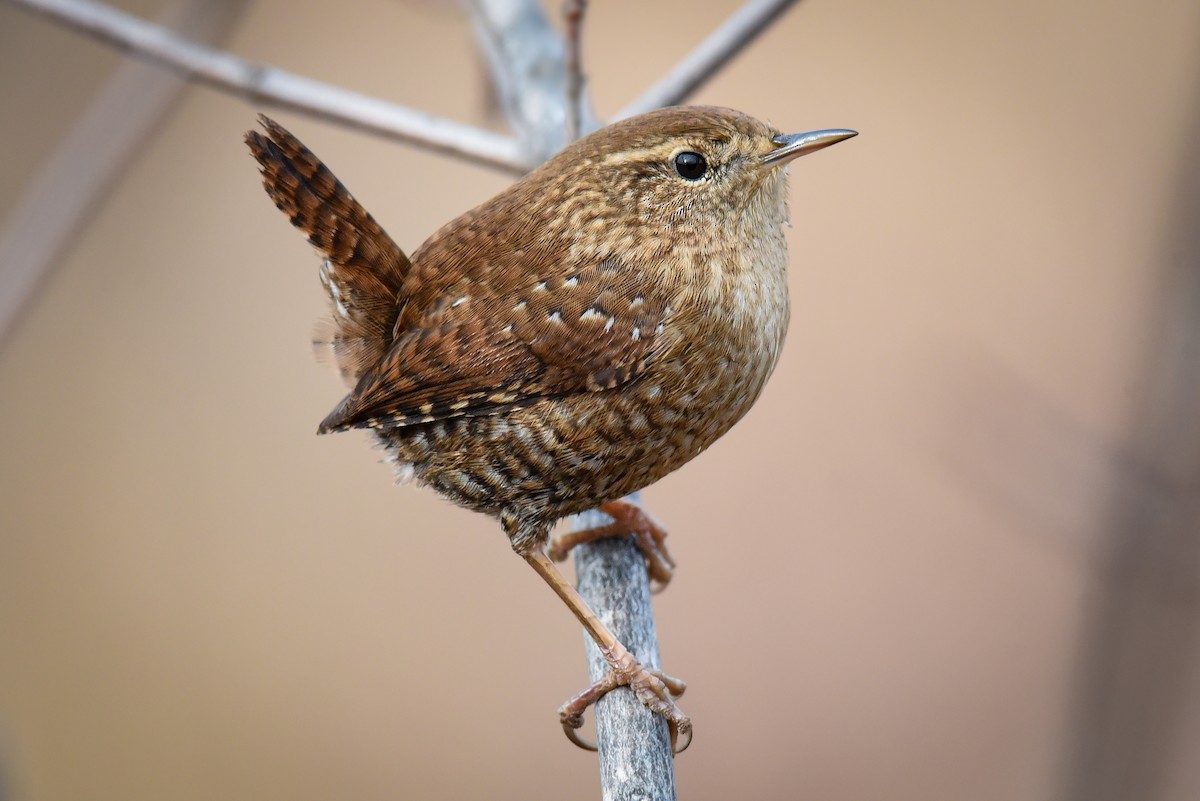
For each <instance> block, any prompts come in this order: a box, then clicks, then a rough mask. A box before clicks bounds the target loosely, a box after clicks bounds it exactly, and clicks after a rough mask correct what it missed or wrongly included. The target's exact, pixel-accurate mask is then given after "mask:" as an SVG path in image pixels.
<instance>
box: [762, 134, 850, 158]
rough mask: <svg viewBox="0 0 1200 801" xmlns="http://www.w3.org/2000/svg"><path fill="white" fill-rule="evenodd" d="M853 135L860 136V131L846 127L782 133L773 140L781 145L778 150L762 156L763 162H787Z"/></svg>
mask: <svg viewBox="0 0 1200 801" xmlns="http://www.w3.org/2000/svg"><path fill="white" fill-rule="evenodd" d="M852 136H858V131H850V130H847V129H845V128H832V129H830V130H827V131H809V132H808V133H794V134H780V135H779V136H776V137H775V138H774V139H772V140H771V141H772V142H774V143H775V144H777V145H779V149H778V150H772V151H771V152H770V153H768V154H767V155H765V156H763V157H762V163H763V164H764V165H766V166H769V167H778V166H779V165H781V164H787V163H788V162H789V161H791V160H792V159H794V158H797V157H799V156H804V155H807V154H808V153H816V152H817V151H818V150H824V149H825V148H827V147H829V146H830V145H836V144H837V143H838V142H842V141H845V140H846V139H849V138H850V137H852Z"/></svg>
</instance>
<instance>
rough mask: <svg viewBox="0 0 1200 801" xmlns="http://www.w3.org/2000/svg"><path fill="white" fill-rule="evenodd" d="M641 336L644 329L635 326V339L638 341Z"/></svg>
mask: <svg viewBox="0 0 1200 801" xmlns="http://www.w3.org/2000/svg"><path fill="white" fill-rule="evenodd" d="M641 338H642V329H640V328H638V327H637V326H634V327H633V341H634V342H637V341H638V340H639V339H641Z"/></svg>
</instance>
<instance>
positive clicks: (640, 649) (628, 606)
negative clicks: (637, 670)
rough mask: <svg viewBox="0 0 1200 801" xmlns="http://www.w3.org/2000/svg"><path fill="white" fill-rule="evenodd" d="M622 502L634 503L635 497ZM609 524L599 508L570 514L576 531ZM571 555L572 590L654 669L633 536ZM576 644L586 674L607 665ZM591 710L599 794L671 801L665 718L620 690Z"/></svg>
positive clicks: (642, 566)
mask: <svg viewBox="0 0 1200 801" xmlns="http://www.w3.org/2000/svg"><path fill="white" fill-rule="evenodd" d="M629 500H633V501H635V502H636V501H637V495H636V494H634V495H632V496H630V498H629ZM611 522H612V521H611V519H610V518H609V517H608V516H607V515H605V514H603V513H602V512H597V511H592V512H585V513H584V514H581V515H576V516H575V517H574V518H573V519H572V527H573V528H574V529H575V530H577V531H579V530H583V529H588V528H595V527H598V526H603V525H605V524H607V523H611ZM574 554H575V573H576V575H577V576H578V577H579V593H580V594H581V595H582V596H583V597H584V599H585V600H586V601H587V602H588V604H589V605H590V606H591V607H592V609H594V610H595V611H596V614H598V615H599V616H600V619H601V620H603V621H604V623H605V624H606V625H607V626H608V627H609V628H610V629H612V631H613V634H616V635H617V639H619V640H620V641H621V643H622V644H624V646H625V647H626V648H628V649H629V651H630V652H631V653H632V654H633V655H634V656H635V657H637V659H638V661H639V662H641V663H642V665H644V666H645V667H647V668H651V669H658V668H660V667H661V664H660V661H659V654H658V634H657V632H656V631H655V626H654V610H653V608H651V605H650V580H649V577H648V576H647V573H646V559H645V557H643V556H642V554H641V551H639V550H638V548H637V546H636V545H635V544H634V542H633V538H632V537H626V538H624V539H610V540H599V541H597V542H589V543H586V544H584V545H579V546H577V547H576V548H575V549H574ZM584 644H585V645H586V647H587V655H588V672H589V675H590V677H591V680H592V681H599V680H600V679H601V678H603V677H604V675H605V674H606V673H607V672H608V670H609V664H608V660H607V659H605V657H604V654H603V653H601V651H600V649H599V648H598V647H596V644H595V643H594V642H592V640H591V638H590V637H587V636H585V637H584ZM594 709H595V718H596V743H597V745H598V746H599V752H600V786H601V787H602V788H603V791H604V792H603V794H602V797H603V798H604V799H606V801H609V799H611V800H612V801H627V800H628V801H632V799H637V800H638V801H675V798H676V794H675V766H674V760H673V757H672V754H671V736H670V732H669V730H668V728H667V722H666V721H665V720H664V719H663V718H662V717H661V716H659V715H656V714H654V713H653V712H651V711H650V710H649V709H647V708H646V707H645V706H643V705H642V703H641V702H640V701H638V700H637V697H636V696H634V694H633V693H632V692H630V691H629V690H627V689H624V688H622V689H619V690H615V691H613V692H611V693H609V694H608V695H606V696H604V697H603V698H601V699H600V700H599V701H597V702H596V706H595V707H594Z"/></svg>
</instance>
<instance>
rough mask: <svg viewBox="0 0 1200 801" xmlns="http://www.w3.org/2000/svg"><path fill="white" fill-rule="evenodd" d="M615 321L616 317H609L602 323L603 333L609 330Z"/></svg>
mask: <svg viewBox="0 0 1200 801" xmlns="http://www.w3.org/2000/svg"><path fill="white" fill-rule="evenodd" d="M616 321H617V318H616V317H609V318H608V322H606V323H605V324H604V333H606V334H607V333H608V332H609V331H611V330H612V327H613V323H615V322H616Z"/></svg>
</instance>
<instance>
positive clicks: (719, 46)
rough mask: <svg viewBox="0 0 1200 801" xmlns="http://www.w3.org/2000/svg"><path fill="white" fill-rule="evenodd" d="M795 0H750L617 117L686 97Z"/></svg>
mask: <svg viewBox="0 0 1200 801" xmlns="http://www.w3.org/2000/svg"><path fill="white" fill-rule="evenodd" d="M796 2H797V0H749V2H747V3H746V5H744V6H742V7H741V8H740V9H738V10H737V11H736V12H734V14H733V16H732V17H730V18H729V19H727V20H725V23H724V24H723V25H722V26H721V27H719V28H717V29H716V30H715V31H713V32H712V33H711V34H710V35H709V37H708V38H707V39H705V40H704V41H703V42H701V43H700V44H699V45H698V46H697V47H696V49H695V50H693V51H692V52H691V54H689V55H688V56H687V58H685V59H684V60H683V61H681V62H679V64H677V65H676V66H675V69H673V70H671V71H670V72H669V73H667V75H666V76H665V77H663V78H662V79H661V80H660V81H659V82H658V83H656V84H654V86H651V87H650V88H649V89H647V90H646V92H645V93H644V94H643V95H642V96H641V97H639V98H638V99H637V100H635V101H633V102H632V103H630V104H629V105H627V106H626V107H625V108H623V109H621V110H620V111H619V112H617V114H616V116H615V117H614V119H618V120H620V119H624V118H626V117H632V116H634V115H635V114H644V113H645V112H647V111H652V110H654V109H656V108H662V107H663V106H674V105H676V104H678V103H681V102H682V101H684V100H686V99H687V98H688V97H689V96H691V94H692V93H693V92H695V91H696V90H697V89H699V88H700V85H701V84H703V83H704V82H705V81H707V80H708V79H709V78H711V77H712V76H713V75H714V74H715V73H716V72H717V71H718V70H720V69H721V68H722V67H724V66H725V65H726V64H727V63H729V60H730V59H732V58H733V57H734V56H736V55H737V54H738V53H740V52H741V51H742V49H743V48H745V47H746V45H748V44H750V43H751V42H753V41H754V40H755V38H757V37H758V35H759V34H760V33H762V32H763V31H764V30H766V29H767V27H769V26H770V25H771V23H772V22H774V21H775V20H776V19H777V18H778V17H779V15H781V14H782V13H783V12H785V11H787V10H788V9H789V8H790V7H791V6H793V5H794V4H795V3H796Z"/></svg>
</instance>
